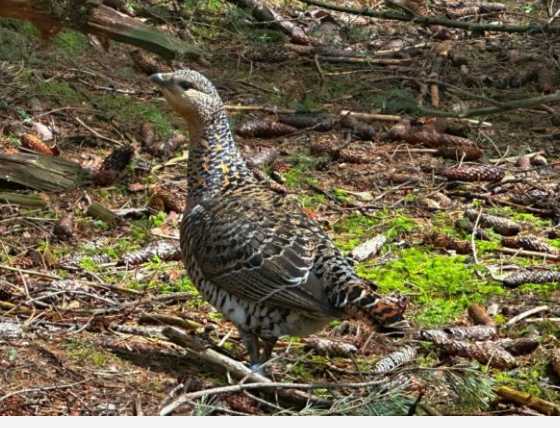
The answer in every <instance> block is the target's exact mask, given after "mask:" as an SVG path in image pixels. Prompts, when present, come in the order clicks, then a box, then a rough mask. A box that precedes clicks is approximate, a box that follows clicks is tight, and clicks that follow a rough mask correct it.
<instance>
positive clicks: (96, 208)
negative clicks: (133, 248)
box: [86, 202, 122, 226]
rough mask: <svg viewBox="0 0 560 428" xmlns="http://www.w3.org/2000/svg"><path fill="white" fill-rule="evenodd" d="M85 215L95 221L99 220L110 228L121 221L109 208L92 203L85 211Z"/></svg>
mask: <svg viewBox="0 0 560 428" xmlns="http://www.w3.org/2000/svg"><path fill="white" fill-rule="evenodd" d="M86 214H87V215H88V216H90V217H93V218H95V219H97V220H101V221H103V222H105V223H107V224H108V225H110V226H115V225H117V224H119V223H120V222H121V221H122V220H121V219H120V218H119V217H118V216H117V215H116V214H115V213H114V212H113V211H111V210H110V209H109V208H106V207H104V206H103V205H101V204H99V203H97V202H94V203H92V204H91V205H90V206H89V207H88V208H87V210H86Z"/></svg>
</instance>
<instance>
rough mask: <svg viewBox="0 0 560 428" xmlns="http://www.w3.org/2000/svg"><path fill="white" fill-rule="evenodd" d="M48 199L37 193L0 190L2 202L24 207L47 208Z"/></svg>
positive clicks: (0, 200) (0, 202) (0, 201)
mask: <svg viewBox="0 0 560 428" xmlns="http://www.w3.org/2000/svg"><path fill="white" fill-rule="evenodd" d="M47 201H48V199H47V198H46V197H41V196H39V195H35V194H22V193H6V192H0V204H2V203H4V204H5V203H8V204H14V205H21V206H24V207H35V208H45V207H47V205H48V204H47Z"/></svg>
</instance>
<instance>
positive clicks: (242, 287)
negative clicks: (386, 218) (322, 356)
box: [152, 70, 406, 363]
mask: <svg viewBox="0 0 560 428" xmlns="http://www.w3.org/2000/svg"><path fill="white" fill-rule="evenodd" d="M152 80H153V81H154V82H156V83H157V84H158V85H159V86H160V87H161V89H162V92H163V94H164V96H165V98H166V99H167V100H168V102H169V103H170V104H171V106H172V107H173V108H174V109H175V110H176V111H177V112H178V113H179V114H180V115H182V116H183V117H184V118H185V119H186V121H187V124H188V127H189V130H190V133H191V139H192V141H191V144H190V149H189V167H188V179H187V180H188V197H187V204H188V206H187V209H186V211H185V213H184V217H183V222H182V225H181V248H182V252H183V260H184V263H185V267H186V269H187V272H188V274H189V276H190V277H191V279H192V281H193V282H194V284H195V285H196V287H197V288H198V289H199V290H200V292H201V294H202V295H203V297H204V298H205V299H206V300H207V301H208V302H210V304H212V305H213V306H214V307H215V308H216V309H217V310H218V311H220V312H222V313H223V314H224V316H225V317H226V318H227V319H229V320H231V321H232V322H233V323H234V324H235V325H236V326H237V328H238V329H239V331H240V334H241V337H242V338H243V340H244V342H245V344H246V346H247V348H248V351H249V353H250V357H251V361H252V362H253V363H258V362H263V361H265V360H266V359H268V358H269V356H270V352H271V351H272V347H273V346H274V343H275V342H276V340H277V338H278V337H280V336H283V335H292V336H305V335H308V334H310V333H313V332H315V331H318V330H320V329H321V328H323V327H324V326H325V325H326V324H327V323H328V322H329V321H330V320H332V319H335V318H358V319H362V320H366V321H368V322H371V323H376V324H385V323H388V322H392V321H395V320H398V319H400V317H401V316H402V313H403V312H404V309H405V306H406V301H405V299H403V298H401V297H389V296H385V297H382V296H380V295H378V294H377V293H375V291H374V289H375V287H374V285H373V284H371V283H369V282H367V281H365V280H363V279H361V278H359V277H358V276H357V275H356V274H355V272H354V270H353V267H352V264H351V263H350V262H349V260H348V259H347V258H345V257H344V256H342V255H341V254H340V252H339V251H338V250H337V249H336V247H335V246H334V244H333V243H332V241H331V240H330V239H329V238H328V236H327V235H326V234H325V233H324V232H323V231H322V230H321V228H320V227H319V225H318V224H317V223H315V222H314V221H312V220H311V219H309V218H308V217H307V216H306V215H305V214H304V213H303V212H302V211H301V210H300V209H299V208H298V207H297V206H295V205H293V203H292V202H290V200H289V199H286V197H285V196H283V195H280V194H277V193H274V192H272V191H271V190H269V189H268V188H267V187H264V186H262V185H260V184H259V183H258V182H257V181H256V180H255V178H254V176H253V174H252V173H251V171H250V170H249V169H248V168H247V166H246V164H245V162H244V161H243V159H242V157H241V154H240V152H239V150H238V149H237V147H236V145H235V142H234V139H233V136H232V134H231V131H230V128H229V124H228V120H227V116H226V114H225V110H224V107H223V103H222V101H221V98H220V97H219V95H218V93H217V91H216V89H215V88H214V86H213V85H212V84H211V83H210V82H209V81H208V79H206V78H205V77H204V76H202V75H201V74H199V73H197V72H195V71H192V70H183V71H178V72H175V73H166V74H158V75H154V76H152ZM261 340H262V341H263V344H264V349H263V352H262V353H261V352H260V348H261V347H260V343H259V342H260V341H261Z"/></svg>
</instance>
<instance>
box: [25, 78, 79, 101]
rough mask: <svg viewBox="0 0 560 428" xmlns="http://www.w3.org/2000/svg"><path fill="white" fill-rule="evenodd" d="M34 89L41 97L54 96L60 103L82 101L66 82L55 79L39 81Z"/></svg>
mask: <svg viewBox="0 0 560 428" xmlns="http://www.w3.org/2000/svg"><path fill="white" fill-rule="evenodd" d="M36 91H37V94H38V95H41V96H43V97H46V98H54V99H55V100H56V101H57V102H58V103H59V104H61V105H76V104H80V103H81V102H82V101H83V97H82V96H81V95H80V94H79V93H78V92H77V91H76V90H75V89H74V88H72V87H71V86H70V85H69V84H68V83H66V82H57V81H55V80H48V81H43V82H39V83H38V84H37V86H36Z"/></svg>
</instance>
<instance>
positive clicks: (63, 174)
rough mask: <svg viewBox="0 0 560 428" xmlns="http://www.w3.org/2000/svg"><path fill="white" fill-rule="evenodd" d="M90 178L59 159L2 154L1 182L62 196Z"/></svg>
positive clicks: (70, 163) (21, 154) (88, 174)
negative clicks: (60, 193) (63, 192)
mask: <svg viewBox="0 0 560 428" xmlns="http://www.w3.org/2000/svg"><path fill="white" fill-rule="evenodd" d="M0 1H1V0H0ZM89 178H90V173H89V172H88V171H86V170H85V169H83V168H82V167H81V166H80V165H79V164H77V163H75V162H71V161H68V160H65V159H61V158H58V157H52V156H45V155H41V154H39V153H16V154H12V155H8V154H5V153H0V180H5V181H8V182H11V183H17V184H20V185H22V186H25V187H29V188H31V189H35V190H40V191H46V192H60V191H65V190H70V189H74V188H76V187H78V186H80V185H81V184H82V183H84V182H86V181H87V180H88V179H89Z"/></svg>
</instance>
